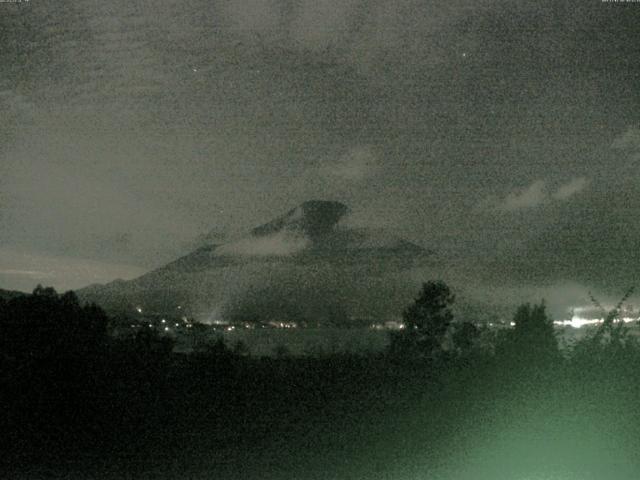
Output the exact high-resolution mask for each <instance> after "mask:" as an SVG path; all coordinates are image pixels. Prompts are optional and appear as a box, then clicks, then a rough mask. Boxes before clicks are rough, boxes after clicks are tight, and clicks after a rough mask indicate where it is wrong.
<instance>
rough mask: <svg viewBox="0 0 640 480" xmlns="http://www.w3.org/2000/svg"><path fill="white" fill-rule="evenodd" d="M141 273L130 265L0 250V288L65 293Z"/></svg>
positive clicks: (14, 250)
mask: <svg viewBox="0 0 640 480" xmlns="http://www.w3.org/2000/svg"><path fill="white" fill-rule="evenodd" d="M144 272H145V270H144V269H142V268H140V267H138V266H134V265H126V264H119V263H110V262H100V261H95V260H89V259H84V258H76V257H67V256H57V255H55V256H54V255H48V254H45V253H36V252H32V251H26V250H16V249H9V248H0V288H9V289H18V290H25V291H29V290H32V289H33V288H34V287H35V286H36V284H38V283H42V284H44V285H50V286H53V287H54V288H56V289H58V290H68V289H74V288H80V287H84V286H86V285H88V284H91V283H104V282H108V281H111V280H113V279H114V278H123V279H130V278H135V277H137V276H139V275H142V274H143V273H144Z"/></svg>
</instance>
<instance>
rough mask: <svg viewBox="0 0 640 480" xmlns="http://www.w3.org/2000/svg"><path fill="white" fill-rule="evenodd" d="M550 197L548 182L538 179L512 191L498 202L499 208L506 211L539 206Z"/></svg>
mask: <svg viewBox="0 0 640 480" xmlns="http://www.w3.org/2000/svg"><path fill="white" fill-rule="evenodd" d="M547 198H548V192H547V184H546V182H544V181H543V180H536V181H535V182H533V183H532V184H531V185H529V186H528V187H525V188H520V189H517V190H514V191H512V192H510V193H509V194H508V195H507V196H506V197H505V198H504V199H503V200H502V202H500V204H498V206H497V209H498V210H502V211H505V212H512V211H514V210H521V209H525V208H532V207H537V206H539V205H541V204H543V203H544V202H545V201H546V200H547Z"/></svg>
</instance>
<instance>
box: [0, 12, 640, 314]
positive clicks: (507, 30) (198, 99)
mask: <svg viewBox="0 0 640 480" xmlns="http://www.w3.org/2000/svg"><path fill="white" fill-rule="evenodd" d="M638 25H640V3H606V2H601V1H600V0H581V1H577V0H574V1H571V2H566V1H558V0H553V1H542V0H541V1H536V2H528V1H520V2H506V1H505V2H498V1H491V0H473V1H456V0H449V1H446V2H439V1H418V0H396V1H393V2H387V1H379V0H368V1H359V0H298V1H289V0H265V1H259V0H245V1H240V0H224V1H221V0H218V1H211V0H181V1H177V0H154V1H147V0H136V1H130V0H128V1H119V0H110V1H108V2H106V1H105V2H98V1H94V0H74V1H67V0H55V1H46V0H31V1H29V2H22V3H0V119H1V122H0V288H6V289H22V290H30V289H32V288H33V287H34V286H35V285H36V284H37V283H43V284H47V285H53V286H54V287H56V288H58V289H62V290H63V289H67V288H78V287H82V286H85V285H87V284H89V283H94V282H107V281H110V280H113V279H115V278H118V277H121V278H132V277H135V276H137V275H140V274H142V273H144V272H145V271H148V270H149V269H151V268H153V267H157V266H160V265H162V264H164V263H166V262H168V261H170V260H172V259H174V258H176V257H178V256H180V255H183V254H185V253H188V252H189V251H191V250H192V249H193V248H195V247H196V246H197V245H198V244H199V242H202V241H203V239H204V238H205V236H207V235H208V238H213V239H216V241H220V240H221V239H224V238H233V237H234V236H237V235H239V234H242V233H243V232H246V231H247V230H249V229H251V228H253V227H255V226H256V225H259V224H262V223H265V222H267V221H269V220H271V219H272V218H274V217H276V216H278V215H281V214H282V213H284V212H286V211H287V210H289V209H291V208H293V207H295V206H296V205H297V204H299V203H301V202H303V201H305V200H309V199H328V200H338V201H341V202H343V203H345V204H347V205H348V206H349V207H350V209H351V211H352V212H353V213H352V215H351V217H350V218H349V219H348V222H350V223H351V224H353V225H359V226H368V227H375V228H383V229H388V230H391V231H394V232H395V233H397V234H399V235H400V236H402V237H404V238H406V239H408V240H410V241H412V242H414V243H417V244H419V245H421V246H424V247H425V248H428V249H431V250H434V251H435V252H437V257H438V267H437V268H438V269H440V270H438V271H433V272H423V271H420V272H409V274H410V275H415V276H416V277H424V278H425V279H426V277H428V276H429V275H432V274H433V275H440V276H443V277H445V278H447V279H451V280H452V281H453V282H454V283H455V284H457V285H460V286H461V288H463V289H467V291H468V292H474V294H475V295H477V296H478V298H481V297H483V296H485V297H487V298H491V299H492V300H500V299H508V300H514V301H515V300H522V301H524V300H529V299H532V300H535V299H539V298H541V297H543V296H544V297H546V298H547V301H548V302H549V304H550V306H551V307H552V309H553V311H554V312H560V311H562V310H563V309H566V308H569V307H571V306H576V305H582V304H585V303H588V292H589V290H591V291H593V292H595V293H597V294H599V295H601V296H602V298H604V299H611V300H614V299H615V298H616V297H620V296H621V295H622V294H623V293H624V292H625V291H626V290H627V289H628V287H630V286H631V285H633V284H634V283H635V282H636V281H637V272H638V270H639V269H638V267H639V266H640V262H639V261H638V260H639V252H640V126H639V125H640V109H639V107H640V105H639V103H640V102H639V101H640V28H638Z"/></svg>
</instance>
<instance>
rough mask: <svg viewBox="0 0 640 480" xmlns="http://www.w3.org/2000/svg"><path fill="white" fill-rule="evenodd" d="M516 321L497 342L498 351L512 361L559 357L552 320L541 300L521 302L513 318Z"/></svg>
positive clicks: (531, 362) (537, 361) (537, 362)
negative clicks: (534, 302) (530, 302)
mask: <svg viewBox="0 0 640 480" xmlns="http://www.w3.org/2000/svg"><path fill="white" fill-rule="evenodd" d="M513 322H514V324H515V326H514V328H513V330H510V331H508V332H507V333H506V335H505V336H504V337H503V339H502V341H501V344H500V345H498V352H499V353H502V354H507V355H508V356H510V357H511V358H512V359H513V360H522V361H524V362H525V363H528V364H541V363H546V362H549V361H552V360H557V359H558V358H559V356H560V350H559V348H558V341H557V339H556V335H555V331H554V328H553V320H552V319H551V318H550V317H549V316H548V315H547V312H546V305H545V304H544V301H543V302H541V303H539V304H537V305H533V306H532V305H531V304H529V303H525V304H522V305H520V306H519V307H518V309H517V310H516V313H515V315H514V317H513Z"/></svg>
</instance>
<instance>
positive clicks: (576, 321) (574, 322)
mask: <svg viewBox="0 0 640 480" xmlns="http://www.w3.org/2000/svg"><path fill="white" fill-rule="evenodd" d="M135 309H136V312H138V313H142V312H143V310H142V307H140V306H138V307H136V308H135ZM177 309H178V310H182V306H181V305H178V306H177ZM182 321H183V322H185V324H186V327H187V328H191V327H192V326H193V325H192V324H191V323H189V322H188V319H187V317H185V316H183V317H182ZM603 321H604V319H602V318H584V317H580V316H577V315H574V316H573V317H571V319H568V320H554V322H553V324H554V325H555V326H557V327H572V328H582V327H586V326H593V325H599V324H601V323H602V322H603ZM622 321H623V322H624V323H631V322H636V321H640V318H637V317H622ZM161 323H162V324H166V323H167V320H166V319H164V318H163V319H162V320H161ZM390 323H393V325H391V324H390ZM269 325H270V326H272V327H275V328H286V329H289V328H297V327H298V325H297V323H295V322H269ZM488 325H489V327H495V326H498V325H505V323H499V324H496V323H494V322H489V324H488ZM509 325H510V326H511V327H514V326H515V322H509ZM175 326H176V327H177V328H179V327H180V324H179V323H176V324H175ZM149 327H150V328H152V327H153V324H152V323H150V324H149ZM244 327H245V328H252V326H251V325H250V324H245V325H244ZM405 327H406V326H405V324H404V323H401V322H387V323H386V324H380V323H376V324H372V325H371V326H370V328H371V329H373V330H387V329H391V330H396V329H397V330H403V329H404V328H405ZM235 329H236V327H235V326H234V325H228V326H227V327H226V328H225V330H227V331H229V332H231V331H233V330H235ZM170 330H171V329H170V327H169V325H165V326H164V331H165V332H168V331H170Z"/></svg>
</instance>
